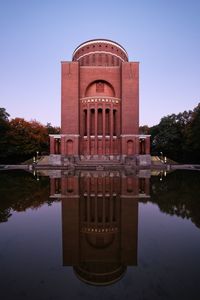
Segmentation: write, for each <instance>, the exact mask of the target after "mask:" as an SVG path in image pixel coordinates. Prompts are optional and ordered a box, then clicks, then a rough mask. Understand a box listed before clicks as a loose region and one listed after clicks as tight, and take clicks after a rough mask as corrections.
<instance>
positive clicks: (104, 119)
mask: <svg viewBox="0 0 200 300" xmlns="http://www.w3.org/2000/svg"><path fill="white" fill-rule="evenodd" d="M102 113H103V137H102V152H103V155H105V152H106V149H105V144H106V141H105V139H106V110H105V104H103V107H102Z"/></svg>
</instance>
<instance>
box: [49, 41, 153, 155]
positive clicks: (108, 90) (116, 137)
mask: <svg viewBox="0 0 200 300" xmlns="http://www.w3.org/2000/svg"><path fill="white" fill-rule="evenodd" d="M61 66H62V74H61V80H62V86H61V98H62V99H61V135H59V136H56V135H52V136H51V151H50V152H51V154H59V153H60V154H62V157H68V158H69V157H79V158H81V159H82V160H84V159H87V160H88V159H91V158H92V159H94V158H97V159H105V158H106V159H115V158H116V159H121V158H125V157H127V156H128V157H131V158H133V157H136V156H138V155H141V154H143V155H144V154H145V155H146V154H147V155H148V154H149V137H148V136H140V135H139V63H138V62H129V61H128V54H127V52H126V50H125V49H124V48H123V47H122V46H121V45H120V44H118V43H116V42H114V41H111V40H106V39H95V40H90V41H86V42H84V43H82V44H80V45H79V46H78V47H77V48H76V49H75V50H74V52H73V55H72V61H71V62H67V61H64V62H62V63H61Z"/></svg>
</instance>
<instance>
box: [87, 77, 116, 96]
mask: <svg viewBox="0 0 200 300" xmlns="http://www.w3.org/2000/svg"><path fill="white" fill-rule="evenodd" d="M93 96H97V97H98V96H107V97H115V90H114V88H113V86H112V85H111V84H110V83H109V82H107V81H105V80H95V81H93V82H92V83H90V84H89V85H88V87H87V88H86V91H85V97H93Z"/></svg>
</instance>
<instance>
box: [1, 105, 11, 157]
mask: <svg viewBox="0 0 200 300" xmlns="http://www.w3.org/2000/svg"><path fill="white" fill-rule="evenodd" d="M8 117H9V114H8V113H7V112H6V110H5V108H2V107H1V108H0V162H2V161H3V160H4V159H5V158H6V156H7V144H8V136H7V134H8V131H9V128H10V125H9V119H8Z"/></svg>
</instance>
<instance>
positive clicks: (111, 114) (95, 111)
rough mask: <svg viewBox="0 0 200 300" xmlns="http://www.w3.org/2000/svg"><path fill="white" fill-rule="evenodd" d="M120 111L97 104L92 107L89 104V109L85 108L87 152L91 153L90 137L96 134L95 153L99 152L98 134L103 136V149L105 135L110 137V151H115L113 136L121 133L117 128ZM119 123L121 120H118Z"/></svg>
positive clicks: (84, 127) (84, 132) (84, 133)
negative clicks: (100, 106)
mask: <svg viewBox="0 0 200 300" xmlns="http://www.w3.org/2000/svg"><path fill="white" fill-rule="evenodd" d="M117 114H118V111H117V110H116V109H113V105H112V104H111V106H110V107H107V106H103V107H102V108H99V107H98V105H97V104H95V107H93V108H91V106H90V104H89V103H88V104H87V109H84V110H83V135H84V136H87V153H90V152H91V151H90V150H91V149H90V148H91V146H90V137H91V136H95V153H97V146H98V145H97V143H98V136H102V142H103V147H102V148H103V149H105V137H106V136H109V138H110V150H111V151H110V152H111V153H113V136H116V135H118V134H119V132H118V128H117V118H118V115H117ZM118 123H119V122H118Z"/></svg>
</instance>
